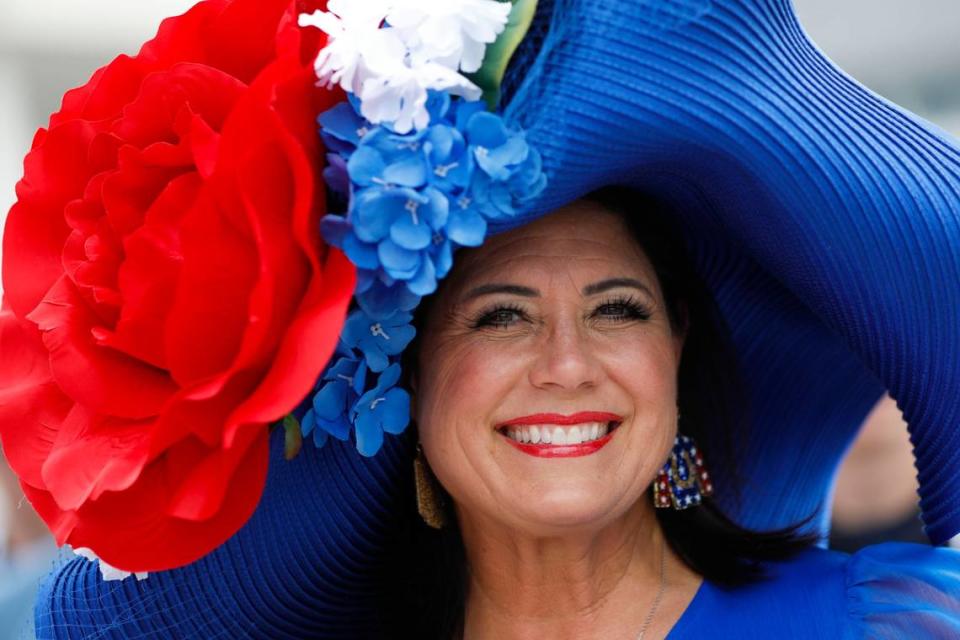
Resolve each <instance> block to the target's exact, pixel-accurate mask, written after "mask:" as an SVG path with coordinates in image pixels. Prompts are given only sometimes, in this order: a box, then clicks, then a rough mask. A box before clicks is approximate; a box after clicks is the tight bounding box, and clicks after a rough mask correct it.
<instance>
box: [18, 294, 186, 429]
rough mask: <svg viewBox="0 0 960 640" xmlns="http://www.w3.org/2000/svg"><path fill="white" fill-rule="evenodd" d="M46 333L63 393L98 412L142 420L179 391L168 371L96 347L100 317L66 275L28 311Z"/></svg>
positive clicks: (57, 379) (54, 373)
mask: <svg viewBox="0 0 960 640" xmlns="http://www.w3.org/2000/svg"><path fill="white" fill-rule="evenodd" d="M27 319H28V320H30V321H31V322H35V323H36V324H37V326H38V327H39V329H40V331H42V332H43V343H44V345H45V346H46V348H47V350H48V351H49V352H50V367H51V369H52V371H53V377H54V379H55V380H56V381H57V383H58V384H59V385H60V387H61V389H63V391H64V393H66V394H67V395H68V396H70V397H71V398H72V399H73V400H75V401H76V402H80V403H82V404H84V405H85V406H87V407H88V408H90V409H91V410H93V411H97V412H98V413H105V414H108V415H114V416H118V417H124V418H130V419H140V418H146V417H149V416H153V415H156V414H157V413H159V411H160V409H161V407H162V406H163V404H164V403H165V402H166V401H167V399H168V398H169V397H170V396H171V395H172V394H173V393H174V392H175V391H176V387H175V386H174V385H173V384H172V383H171V381H170V379H169V377H168V376H166V375H165V374H164V373H163V372H161V371H158V370H157V369H155V368H153V367H151V366H149V365H146V364H143V363H141V362H138V361H136V360H134V359H132V358H130V357H128V356H126V355H123V354H120V353H118V352H115V351H113V350H111V349H105V348H101V347H99V346H97V345H96V344H95V342H94V340H93V337H92V335H91V329H93V328H95V321H96V319H95V317H94V316H93V315H92V314H91V313H90V311H89V310H88V309H87V308H86V306H85V305H84V303H83V301H82V300H81V299H80V296H79V295H77V292H76V289H75V287H74V286H73V284H72V283H71V282H70V281H69V279H67V278H66V276H63V277H61V278H60V280H58V281H57V284H56V285H54V287H53V288H52V289H51V290H50V292H49V293H48V294H47V296H46V297H45V298H44V300H43V302H42V303H41V304H40V305H39V306H38V307H37V308H36V309H35V310H34V311H33V312H32V313H31V314H30V315H29V316H28V318H27Z"/></svg>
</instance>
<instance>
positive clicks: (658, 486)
mask: <svg viewBox="0 0 960 640" xmlns="http://www.w3.org/2000/svg"><path fill="white" fill-rule="evenodd" d="M712 494H713V483H712V482H711V480H710V475H709V474H708V473H707V469H706V467H705V466H704V464H703V456H702V455H701V454H700V451H699V450H698V449H697V445H696V444H695V443H694V441H693V439H692V438H690V437H688V436H684V435H680V434H679V433H678V434H677V438H676V440H674V443H673V449H672V450H671V452H670V457H669V458H668V459H667V461H666V463H664V465H663V468H661V469H660V473H659V474H657V478H656V480H654V482H653V504H654V506H655V507H657V508H658V509H667V508H669V507H671V506H672V507H673V508H674V509H676V510H681V509H686V508H688V507H693V506H696V505H698V504H700V503H701V502H702V500H703V497H704V496H709V495H712Z"/></svg>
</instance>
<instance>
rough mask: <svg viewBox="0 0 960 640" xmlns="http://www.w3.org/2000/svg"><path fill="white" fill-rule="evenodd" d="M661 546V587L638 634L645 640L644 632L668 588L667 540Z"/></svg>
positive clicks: (638, 637)
mask: <svg viewBox="0 0 960 640" xmlns="http://www.w3.org/2000/svg"><path fill="white" fill-rule="evenodd" d="M661 545H662V546H661V547H660V587H659V588H658V589H657V596H656V597H655V598H654V599H653V605H652V606H651V607H650V611H648V612H647V618H646V619H645V620H644V621H643V626H642V627H641V628H640V635H638V636H637V640H643V636H644V634H646V633H647V628H648V627H649V626H650V623H651V622H653V616H654V614H656V612H657V607H659V606H660V600H661V599H662V598H663V592H664V591H665V590H666V587H667V583H666V580H665V579H664V577H665V575H666V568H667V550H666V545H667V543H666V541H661Z"/></svg>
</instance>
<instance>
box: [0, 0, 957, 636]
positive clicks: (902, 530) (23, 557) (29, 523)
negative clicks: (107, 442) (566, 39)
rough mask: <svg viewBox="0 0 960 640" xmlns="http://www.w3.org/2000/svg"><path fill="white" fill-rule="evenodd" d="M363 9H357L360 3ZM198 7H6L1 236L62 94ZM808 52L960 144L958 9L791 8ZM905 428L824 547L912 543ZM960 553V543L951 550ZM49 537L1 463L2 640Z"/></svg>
mask: <svg viewBox="0 0 960 640" xmlns="http://www.w3.org/2000/svg"><path fill="white" fill-rule="evenodd" d="M357 1H362V0H357ZM194 2H195V0H149V1H146V0H84V1H83V2H77V0H45V1H44V2H37V1H36V0H2V7H3V17H2V19H0V87H2V90H0V224H2V221H3V219H4V217H5V216H6V212H7V210H8V209H9V207H10V205H11V204H12V203H13V201H14V184H15V183H16V181H17V180H18V179H19V178H20V176H21V173H22V161H23V156H24V154H25V153H26V151H27V150H28V148H29V146H30V142H31V140H32V138H33V135H34V133H35V131H36V130H37V128H38V127H41V126H44V125H45V124H46V121H47V117H48V115H49V114H50V113H52V112H53V111H55V110H57V108H58V106H59V103H60V97H61V96H62V94H63V93H64V91H66V90H67V89H69V88H72V87H75V86H78V85H81V84H83V83H85V82H86V81H87V79H88V78H89V77H90V75H91V73H92V72H93V71H94V70H95V69H97V68H98V67H100V66H102V65H104V64H106V63H107V62H109V61H110V60H111V59H112V58H113V57H115V56H116V55H117V54H118V53H120V52H124V53H129V54H133V53H135V52H136V51H137V49H138V48H139V45H140V43H142V42H143V41H144V40H146V39H148V38H150V37H151V36H152V35H153V34H154V33H155V31H156V28H157V25H158V24H159V22H160V20H161V19H162V18H163V17H165V16H168V15H174V14H177V13H182V12H183V11H185V10H186V9H187V8H188V7H189V6H191V5H192V4H194ZM794 4H795V6H796V8H797V12H798V14H799V15H800V19H801V22H802V23H803V25H804V27H805V28H806V30H807V31H808V33H809V34H810V35H811V37H812V38H813V40H814V41H815V42H816V43H817V44H818V45H819V46H820V48H821V49H822V50H823V51H824V52H826V54H827V55H828V56H829V57H830V58H832V59H833V60H834V61H835V62H836V63H837V64H838V65H839V66H840V67H841V68H843V69H845V70H846V71H847V72H848V73H850V74H851V75H852V76H854V77H855V78H857V79H858V80H860V81H861V82H862V83H864V84H865V85H867V86H868V87H870V88H871V89H873V90H874V91H876V92H877V93H879V94H881V95H883V96H885V97H886V98H888V99H889V100H891V101H893V102H895V103H897V104H900V105H902V106H904V107H906V108H908V109H910V110H911V111H914V112H915V113H917V114H919V115H920V116H922V117H924V118H926V119H928V120H930V121H932V122H934V123H936V124H938V125H939V126H941V127H942V128H944V129H945V130H947V131H948V132H951V133H952V134H954V135H958V136H960V2H958V1H957V0H911V1H910V2H909V3H908V2H906V0H842V1H838V0H794ZM914 475H915V474H914V470H913V466H912V454H911V453H910V448H909V441H908V440H907V435H906V428H905V425H904V424H903V422H902V419H901V417H900V414H899V411H898V410H897V409H896V407H895V406H894V404H893V402H892V401H890V400H885V401H883V402H881V403H880V404H879V405H878V406H877V408H876V409H875V411H874V412H873V414H872V415H871V417H870V418H869V419H868V422H867V425H866V426H865V428H864V430H863V432H862V435H861V437H860V438H859V440H858V442H857V443H855V445H854V447H853V448H852V449H851V452H850V454H849V455H848V459H847V461H846V463H845V465H844V467H843V468H842V469H841V471H840V474H839V475H838V481H837V491H836V495H835V500H834V530H835V536H834V540H832V544H833V545H834V546H836V547H839V548H845V549H856V548H858V547H859V546H861V545H864V544H869V543H872V542H876V541H879V540H884V539H904V540H913V539H916V540H919V539H921V538H920V535H921V531H920V527H919V522H918V520H917V511H916V506H915V503H916V487H915V480H914ZM955 542H956V543H957V544H958V546H960V540H957V541H955ZM54 552H55V550H54V548H53V545H52V543H51V542H50V540H49V539H48V538H47V536H46V533H45V529H44V528H43V526H42V525H41V524H40V523H39V522H38V520H37V519H36V517H35V516H33V515H32V512H31V511H30V507H29V505H28V504H25V502H24V501H23V499H22V494H21V493H20V491H19V488H18V487H17V484H16V481H15V479H14V478H13V477H12V475H11V474H10V473H9V471H8V470H6V469H5V468H4V466H3V463H2V459H0V621H3V622H4V623H5V624H2V625H0V640H7V639H9V638H25V637H30V631H29V611H30V604H31V602H32V600H33V595H34V593H35V591H36V586H37V581H38V580H39V578H40V576H41V575H42V574H45V573H46V572H47V571H48V570H49V568H50V566H51V562H52V558H53V556H54Z"/></svg>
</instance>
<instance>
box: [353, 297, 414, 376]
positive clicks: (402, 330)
mask: <svg viewBox="0 0 960 640" xmlns="http://www.w3.org/2000/svg"><path fill="white" fill-rule="evenodd" d="M412 319H413V316H411V315H410V314H409V313H406V312H404V311H396V312H394V313H393V314H392V315H390V316H388V317H386V318H379V319H375V318H371V317H370V316H368V315H367V314H366V313H365V312H364V311H363V310H362V309H358V310H356V311H354V312H352V313H351V314H350V315H349V316H348V317H347V321H346V323H344V325H343V329H342V330H341V332H340V340H342V341H343V343H344V344H345V345H346V346H348V347H350V348H351V349H354V350H356V351H359V352H361V353H363V357H364V359H365V360H366V363H367V367H369V368H370V370H371V371H373V372H375V373H379V372H381V371H383V370H385V369H386V368H387V367H388V366H389V364H390V356H396V355H400V354H401V353H402V352H403V350H404V349H406V347H407V345H408V344H410V341H411V340H413V337H414V335H415V334H416V330H415V329H414V328H413V325H411V324H410V321H411V320H412Z"/></svg>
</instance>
